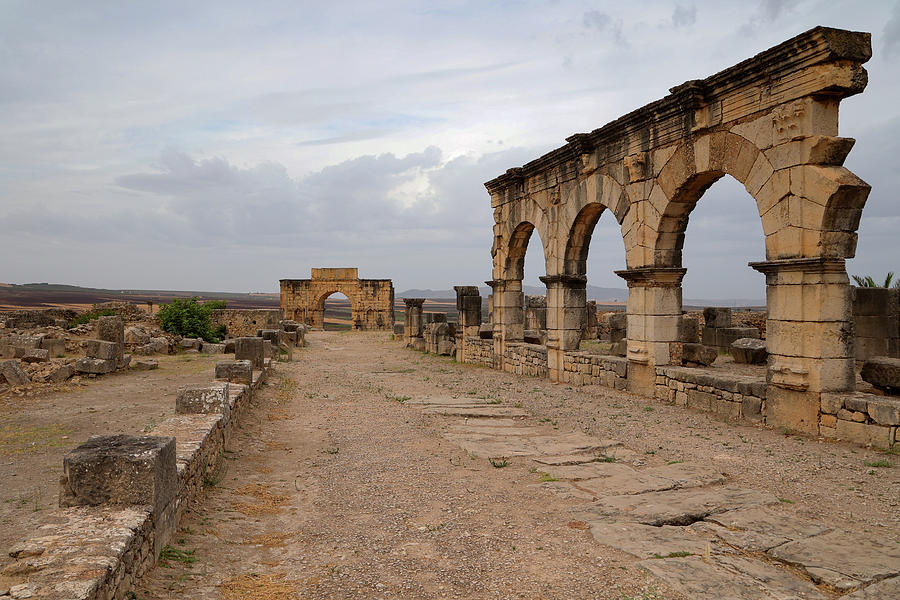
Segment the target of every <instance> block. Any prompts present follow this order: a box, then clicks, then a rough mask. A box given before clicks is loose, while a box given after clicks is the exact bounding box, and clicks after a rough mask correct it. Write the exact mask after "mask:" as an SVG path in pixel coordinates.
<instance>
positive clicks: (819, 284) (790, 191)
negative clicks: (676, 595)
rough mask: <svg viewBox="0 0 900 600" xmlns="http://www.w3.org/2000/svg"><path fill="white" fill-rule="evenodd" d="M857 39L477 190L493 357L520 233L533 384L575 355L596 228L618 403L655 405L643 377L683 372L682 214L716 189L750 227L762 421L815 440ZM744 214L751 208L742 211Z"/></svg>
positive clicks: (698, 91) (827, 46)
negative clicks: (622, 356) (537, 281)
mask: <svg viewBox="0 0 900 600" xmlns="http://www.w3.org/2000/svg"><path fill="white" fill-rule="evenodd" d="M870 56H871V43H870V35H869V34H867V33H858V32H850V31H843V30H836V29H829V28H823V27H817V28H815V29H812V30H810V31H808V32H806V33H803V34H801V35H799V36H797V37H795V38H793V39H791V40H788V41H786V42H784V43H782V44H780V45H778V46H776V47H774V48H771V49H769V50H767V51H765V52H763V53H761V54H759V55H757V56H756V57H754V58H751V59H749V60H746V61H744V62H742V63H740V64H738V65H736V66H734V67H731V68H729V69H726V70H724V71H722V72H720V73H717V74H715V75H712V76H711V77H708V78H706V79H703V80H694V81H689V82H687V83H684V84H682V85H680V86H677V87H675V88H673V89H672V90H671V94H670V95H669V96H666V97H665V98H663V99H661V100H658V101H656V102H654V103H651V104H649V105H647V106H644V107H643V108H640V109H638V110H636V111H634V112H632V113H629V114H628V115H626V116H624V117H622V118H620V119H618V120H616V121H613V122H612V123H609V124H607V125H605V126H604V127H601V128H599V129H596V130H594V131H592V132H590V133H582V134H576V135H573V136H571V137H569V138H568V139H567V142H568V143H567V144H566V145H564V146H562V147H560V148H558V149H556V150H554V151H552V152H550V153H548V154H546V155H544V156H542V157H540V158H538V159H536V160H534V161H532V162H529V163H527V164H526V165H524V166H522V167H519V168H513V169H510V170H508V171H507V172H506V173H504V174H503V175H500V176H499V177H497V178H495V179H493V180H491V181H489V182H487V183H486V184H485V185H486V187H487V189H488V191H489V192H490V195H491V206H492V208H493V209H494V221H495V225H494V241H493V247H492V251H491V252H492V256H493V274H492V277H493V279H492V280H491V281H490V282H488V283H489V284H490V285H491V287H492V288H493V291H494V293H493V302H492V304H493V312H492V322H493V325H492V326H493V356H494V363H495V366H498V367H499V368H503V361H504V359H505V358H504V357H505V356H506V354H507V348H508V346H509V345H510V344H513V343H517V342H521V341H522V336H523V329H524V327H523V324H524V314H523V292H522V277H523V266H524V256H525V250H526V248H527V246H528V241H529V239H530V238H531V235H532V233H533V231H534V230H537V231H538V233H539V236H540V240H541V242H540V243H541V244H542V245H543V251H544V257H545V266H546V275H545V276H544V277H542V278H541V279H542V281H543V282H544V283H545V284H546V286H547V344H546V353H547V373H548V375H549V377H550V378H551V379H553V380H555V381H559V380H562V374H563V373H562V372H563V361H564V360H565V355H566V352H571V351H577V350H578V344H579V342H580V339H581V332H580V327H581V319H582V315H583V311H584V305H585V301H586V296H585V284H586V260H587V255H588V245H589V243H590V237H591V234H592V232H593V229H594V226H595V225H596V223H597V221H598V219H599V218H600V216H601V214H602V213H603V212H604V211H606V210H609V211H610V212H611V213H612V214H613V215H614V216H615V219H616V221H617V222H618V223H619V225H620V226H621V234H622V242H623V252H624V254H625V259H626V260H625V262H626V266H627V268H626V269H625V270H622V271H617V274H618V275H619V276H621V277H622V278H623V279H625V281H626V282H627V284H628V288H629V299H628V303H627V332H628V339H627V361H628V362H627V367H628V387H629V389H632V390H634V391H638V392H641V393H644V394H647V395H653V394H654V386H655V384H656V377H657V371H656V367H659V366H664V365H672V364H680V363H681V349H682V345H681V341H680V340H681V332H680V327H681V325H680V323H681V314H682V306H681V280H682V277H683V276H684V273H685V269H683V268H682V264H681V248H682V244H683V241H684V235H685V231H686V227H687V223H688V217H689V215H690V213H691V210H692V209H693V208H694V206H695V204H696V203H697V201H698V200H699V198H700V197H701V196H702V195H703V193H704V191H706V189H707V188H709V186H711V185H712V184H713V183H715V182H716V181H717V180H718V179H720V178H721V177H723V176H725V175H730V176H731V177H733V178H735V179H736V180H738V181H739V182H741V183H742V184H743V185H744V187H745V188H746V190H747V192H748V197H747V201H748V202H749V201H753V202H755V203H756V206H757V208H758V211H759V216H760V219H761V221H762V228H763V231H764V234H765V239H764V240H763V239H761V240H760V244H764V245H765V255H766V260H765V261H764V262H759V263H753V264H751V265H750V266H752V267H753V268H754V269H756V270H758V271H760V272H762V273H764V274H765V276H766V290H767V308H768V317H767V323H766V329H767V332H768V340H767V345H768V351H769V362H768V367H767V369H768V373H767V380H768V383H769V385H768V390H767V392H766V394H767V396H766V401H767V409H766V410H767V413H768V415H767V416H768V420H769V422H770V423H772V424H774V425H781V424H785V425H789V426H790V427H794V428H799V429H801V430H806V431H810V432H812V431H815V428H816V427H817V422H818V415H819V403H820V400H821V397H822V394H823V393H827V392H842V391H848V390H852V389H854V386H855V361H854V353H853V335H852V318H851V300H850V286H849V280H848V277H847V274H846V270H845V265H844V261H845V259H848V258H852V257H853V255H854V252H855V248H856V229H857V227H858V225H859V220H860V215H861V212H862V209H863V206H864V204H865V201H866V198H867V196H868V194H869V189H870V188H869V186H868V185H867V184H866V183H865V182H863V181H862V180H860V179H859V178H858V177H856V176H855V175H854V174H853V173H851V172H850V171H848V170H847V169H846V168H844V167H843V166H842V164H843V162H844V159H845V157H846V156H847V154H848V153H849V152H850V149H851V148H852V147H853V143H854V140H853V139H850V138H843V137H838V105H839V104H840V102H841V100H843V99H844V98H846V97H848V96H852V95H854V94H858V93H860V92H862V91H863V89H864V88H865V86H866V83H867V75H866V71H865V69H864V68H863V67H862V64H863V63H864V62H866V61H867V60H868V59H869V58H870ZM751 198H752V200H751Z"/></svg>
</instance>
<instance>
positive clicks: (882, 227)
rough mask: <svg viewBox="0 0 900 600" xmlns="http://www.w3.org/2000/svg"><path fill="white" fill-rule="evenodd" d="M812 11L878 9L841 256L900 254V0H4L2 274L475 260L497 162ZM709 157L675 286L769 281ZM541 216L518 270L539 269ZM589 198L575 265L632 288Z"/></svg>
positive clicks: (475, 263) (797, 24)
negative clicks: (857, 212)
mask: <svg viewBox="0 0 900 600" xmlns="http://www.w3.org/2000/svg"><path fill="white" fill-rule="evenodd" d="M815 25H828V26H833V27H841V28H845V29H854V30H862V31H869V32H871V33H872V35H873V48H874V57H873V58H872V60H871V61H870V62H869V63H868V64H867V69H868V71H869V87H868V89H867V90H866V92H865V93H864V94H862V95H859V96H855V97H853V98H850V99H848V100H846V101H844V102H843V104H842V105H841V135H844V136H847V137H854V138H856V139H857V144H856V147H855V148H854V150H853V151H852V152H851V154H850V157H849V158H848V160H847V163H846V166H847V167H848V168H850V169H851V170H853V171H854V172H855V173H857V174H858V175H859V176H860V177H862V178H863V179H865V180H866V181H868V182H869V183H870V184H871V185H872V186H873V191H872V194H871V195H870V197H869V201H868V204H867V206H866V210H865V212H864V216H863V222H862V225H861V227H860V242H859V248H858V252H857V258H856V259H854V260H853V261H851V262H850V263H849V268H848V270H849V271H850V272H851V273H867V274H873V275H883V273H885V272H886V271H888V270H894V269H896V270H898V271H900V261H898V255H900V252H898V250H900V233H898V232H900V197H898V193H897V190H898V189H900V168H898V167H900V158H898V156H900V143H898V139H900V104H898V102H897V100H896V99H897V98H898V97H900V68H898V64H900V2H896V1H890V2H888V1H884V2H879V1H875V0H865V1H861V0H852V1H847V2H842V1H837V0H821V1H820V0H809V1H797V2H793V1H790V0H763V1H758V2H754V1H750V0H743V1H735V2H728V1H715V2H713V1H708V2H707V1H699V0H694V1H691V0H683V1H678V2H668V1H662V0H659V1H642V2H621V1H620V0H616V1H609V2H606V1H593V2H588V1H566V0H558V1H515V2H514V1H497V2H484V1H483V0H472V1H456V2H426V1H421V2H415V1H407V2H404V1H396V2H395V1H392V0H381V1H379V2H349V1H341V0H338V1H336V2H319V1H314V2H303V1H297V0H293V1H286V2H274V1H273V2H269V1H264V0H262V1H261V0H256V1H255V2H252V3H251V2H227V1H224V0H217V1H215V2H201V1H197V2H180V1H179V2H164V1H156V2H109V1H104V2H92V1H87V0H81V1H79V2H71V1H68V0H63V1H58V2H51V1H43V0H24V1H15V0H0V132H2V133H0V256H2V257H3V260H2V261H0V282H3V281H5V282H8V283H26V282H36V281H46V282H59V283H71V284H77V285H86V286H97V287H108V288H157V289H159V288H164V289H193V290H227V291H276V290H277V288H278V279H279V278H285V277H308V276H309V269H310V267H316V266H358V267H359V268H360V274H361V275H362V276H364V277H390V278H393V280H394V285H395V287H396V288H397V290H398V291H399V290H404V289H406V288H410V287H420V288H425V287H430V288H435V289H438V288H441V289H446V288H448V287H449V286H451V285H454V284H473V283H479V282H481V281H483V280H485V279H488V278H490V274H491V256H490V246H491V225H492V223H493V221H492V217H491V209H490V199H489V196H488V194H487V192H486V190H485V189H484V187H483V183H484V182H485V181H487V180H488V179H491V178H493V177H495V176H496V175H499V174H500V173H502V172H503V171H505V170H506V169H507V168H509V167H513V166H518V165H521V164H523V163H524V162H527V161H528V160H531V159H533V158H536V157H538V156H539V155H540V154H542V153H544V152H546V151H548V150H551V149H553V148H555V147H557V146H559V145H561V144H563V143H564V140H565V138H566V137H567V136H569V135H571V134H572V133H575V132H580V131H590V130H592V129H595V128H597V127H599V126H601V125H603V124H604V123H606V122H608V121H611V120H613V119H615V118H617V117H619V116H621V115H623V114H625V113H626V112H629V111H631V110H633V109H635V108H637V107H639V106H642V105H643V104H646V103H647V102H650V101H653V100H656V99H658V98H661V97H662V96H664V95H665V94H666V93H667V90H668V88H670V87H672V86H673V85H676V84H680V83H682V82H683V81H686V80H688V79H696V78H702V77H706V76H708V75H711V74H712V73H715V72H716V71H718V70H720V69H722V68H725V67H728V66H731V65H732V64H735V63H737V62H739V61H740V60H742V59H744V58H747V57H750V56H752V55H753V54H755V53H757V52H759V51H761V50H764V49H766V48H768V47H770V46H773V45H775V44H777V43H779V42H781V41H783V40H785V39H788V38H790V37H792V36H794V35H796V34H798V33H801V32H803V31H805V30H807V29H809V28H811V27H813V26H815ZM763 252H764V249H763V239H762V227H761V225H760V221H759V217H758V216H757V215H756V211H755V207H754V205H753V201H752V199H751V198H750V197H749V196H748V195H747V194H746V192H745V191H744V189H743V187H741V186H740V185H739V184H735V182H734V181H726V180H722V181H720V182H718V183H717V184H716V185H715V186H713V188H712V189H711V190H710V191H709V192H708V193H707V195H706V196H704V197H703V199H702V200H701V202H700V203H699V204H698V207H697V209H696V210H695V212H694V214H693V216H692V217H691V222H690V226H689V228H688V234H687V241H686V245H685V256H684V266H686V267H687V268H688V276H687V277H686V279H685V295H686V296H687V297H692V298H696V297H704V298H733V297H749V298H760V297H763V295H764V291H763V286H764V282H763V279H762V276H761V275H759V274H757V273H755V272H754V271H752V270H750V269H749V268H748V267H747V266H746V263H747V262H748V261H750V260H761V259H763ZM542 261H543V257H542V254H541V249H540V246H539V244H538V243H537V242H536V237H535V239H534V240H532V243H531V245H530V248H529V253H528V257H527V272H526V280H530V281H531V282H534V283H537V276H538V275H539V274H541V271H542ZM623 266H624V258H623V250H622V242H621V237H620V235H619V233H618V231H617V229H616V227H615V226H614V221H613V220H612V219H611V218H610V217H609V216H608V215H606V216H604V217H603V218H602V219H601V221H600V223H599V224H598V226H597V229H596V233H595V235H594V240H593V242H592V244H591V257H590V262H589V272H588V276H589V282H590V283H591V284H593V285H599V286H609V287H624V282H622V281H621V280H620V279H618V278H617V277H616V276H615V275H613V274H612V271H613V270H614V269H619V268H623Z"/></svg>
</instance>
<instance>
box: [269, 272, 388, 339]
mask: <svg viewBox="0 0 900 600" xmlns="http://www.w3.org/2000/svg"><path fill="white" fill-rule="evenodd" d="M338 292H339V293H341V294H344V295H345V296H347V298H348V299H349V300H350V320H351V326H352V328H353V329H360V330H365V331H373V330H385V331H392V330H393V329H394V285H393V284H392V283H391V280H390V279H360V278H359V272H358V270H357V269H356V268H355V267H354V268H347V267H343V268H328V269H312V275H311V278H310V279H282V280H281V312H282V315H283V316H284V318H285V319H293V320H295V321H298V322H300V323H306V324H307V325H310V326H312V327H319V328H321V327H324V325H325V300H326V299H327V298H328V296H330V295H332V294H334V293H338Z"/></svg>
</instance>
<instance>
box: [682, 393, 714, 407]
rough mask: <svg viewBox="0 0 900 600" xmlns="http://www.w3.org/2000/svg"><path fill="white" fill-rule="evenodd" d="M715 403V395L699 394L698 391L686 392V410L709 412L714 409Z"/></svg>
mask: <svg viewBox="0 0 900 600" xmlns="http://www.w3.org/2000/svg"><path fill="white" fill-rule="evenodd" d="M717 402H718V398H717V397H716V395H715V394H710V393H709V392H701V391H699V390H688V392H687V407H688V408H697V409H700V410H702V411H706V412H709V411H711V410H713V409H714V408H715V407H716V403H717Z"/></svg>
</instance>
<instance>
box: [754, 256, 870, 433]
mask: <svg viewBox="0 0 900 600" xmlns="http://www.w3.org/2000/svg"><path fill="white" fill-rule="evenodd" d="M750 266H751V267H753V268H754V269H756V270H757V271H759V272H760V273H763V274H765V276H766V307H767V309H768V317H767V319H766V346H767V348H768V351H769V362H768V368H767V372H766V380H767V381H768V383H769V385H768V388H767V391H766V422H767V423H768V424H770V425H773V426H776V427H789V428H791V429H793V430H797V431H803V432H806V433H811V434H817V433H818V426H819V423H818V421H819V401H820V398H821V394H822V392H843V391H850V390H853V389H855V387H856V361H855V359H854V350H853V304H852V298H851V292H850V282H849V279H848V278H847V271H846V269H845V267H844V259H842V258H795V259H783V260H772V261H765V262H756V263H750Z"/></svg>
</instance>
